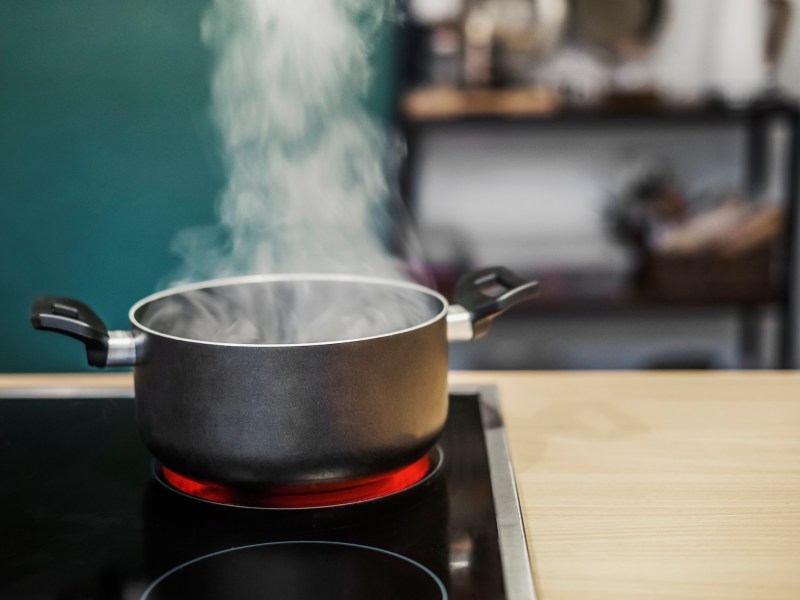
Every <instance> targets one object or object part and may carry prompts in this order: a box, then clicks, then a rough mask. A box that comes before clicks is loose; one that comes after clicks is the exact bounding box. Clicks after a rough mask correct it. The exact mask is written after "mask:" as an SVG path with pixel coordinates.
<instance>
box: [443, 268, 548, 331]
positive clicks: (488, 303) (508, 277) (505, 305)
mask: <svg viewBox="0 0 800 600" xmlns="http://www.w3.org/2000/svg"><path fill="white" fill-rule="evenodd" d="M538 288H539V283H538V282H536V281H528V280H526V279H523V278H522V277H520V276H518V275H516V274H514V273H512V272H511V271H509V270H508V269H506V268H505V267H489V268H486V269H480V270H478V271H472V272H470V273H467V274H465V275H463V276H462V277H461V278H460V279H459V280H458V283H456V289H455V294H454V297H455V301H456V303H457V304H458V305H460V306H461V307H463V309H465V310H466V311H467V312H468V313H469V320H470V321H471V323H472V337H480V336H482V335H484V334H485V333H486V331H487V330H488V329H489V324H490V323H491V322H492V319H494V318H495V317H496V316H497V315H500V314H502V313H504V312H505V311H507V310H508V309H509V308H511V307H512V306H514V305H515V304H519V303H520V302H524V301H525V300H529V299H531V298H533V297H534V296H536V294H537V293H538ZM448 320H450V319H448Z"/></svg>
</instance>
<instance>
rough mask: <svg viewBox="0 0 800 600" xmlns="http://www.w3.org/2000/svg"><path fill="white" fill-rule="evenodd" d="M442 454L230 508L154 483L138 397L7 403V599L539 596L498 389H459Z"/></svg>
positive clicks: (3, 491)
mask: <svg viewBox="0 0 800 600" xmlns="http://www.w3.org/2000/svg"><path fill="white" fill-rule="evenodd" d="M125 394H127V392H125V393H123V394H122V395H125ZM436 452H437V454H438V455H439V458H440V459H441V465H440V467H439V468H438V469H437V472H436V473H434V474H433V476H431V477H428V478H426V479H425V480H424V481H422V482H421V483H420V484H419V485H415V486H413V487H412V488H409V489H408V490H406V491H404V492H401V493H398V494H394V495H391V496H389V497H386V498H382V499H377V500H371V501H368V502H361V503H358V504H354V505H350V506H337V507H325V508H314V509H304V510H296V509H295V510H280V509H277V510H276V509H272V510H264V509H259V508H241V507H230V506H224V505H219V504H215V503H212V502H207V501H203V500H198V499H195V498H191V497H188V496H186V495H184V494H181V493H179V492H176V491H175V490H172V489H169V488H168V487H167V486H166V485H164V482H163V481H160V480H159V478H157V477H155V476H154V472H156V473H157V472H158V471H157V469H156V468H155V467H154V464H153V460H152V458H151V457H150V456H149V454H148V453H147V450H146V449H145V448H144V446H143V445H142V444H141V442H140V441H139V438H138V434H137V432H136V426H135V421H134V411H133V400H132V398H129V397H116V398H111V397H109V398H89V397H69V398H67V397H58V398H54V397H49V398H48V397H36V396H34V397H26V398H0V477H2V482H3V483H2V485H1V486H0V597H2V598H4V599H5V598H9V599H10V598H24V599H33V598H36V599H39V598H55V599H59V600H73V599H74V600H78V599H81V600H99V599H106V598H108V599H120V600H121V599H124V600H139V599H147V600H164V599H172V598H193V599H205V598H209V599H210V598H226V599H229V598H242V599H250V598H281V599H284V598H290V599H294V598H297V599H300V598H350V599H358V598H418V599H427V598H431V599H433V598H450V599H453V600H459V599H468V598H469V599H498V600H500V599H507V600H525V599H527V600H532V599H535V592H534V587H533V582H532V579H531V574H530V566H529V560H528V554H527V550H526V545H525V538H524V531H523V528H522V521H521V517H520V511H519V503H518V501H517V495H516V489H515V487H514V480H513V474H512V471H511V465H510V462H509V457H508V450H507V447H506V442H505V435H504V431H503V428H502V419H501V416H500V413H499V408H498V403H497V397H496V392H495V390H494V388H479V389H474V390H466V389H463V390H462V389H459V390H453V391H451V394H450V415H449V417H448V421H447V426H446V427H445V431H444V433H443V435H442V437H441V439H440V441H439V444H438V446H437V449H436Z"/></svg>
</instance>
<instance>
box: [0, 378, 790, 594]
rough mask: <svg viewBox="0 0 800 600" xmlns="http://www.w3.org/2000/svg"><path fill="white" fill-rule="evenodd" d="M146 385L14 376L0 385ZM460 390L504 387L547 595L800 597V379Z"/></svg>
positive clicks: (602, 381)
mask: <svg viewBox="0 0 800 600" xmlns="http://www.w3.org/2000/svg"><path fill="white" fill-rule="evenodd" d="M130 381H131V380H130V376H129V375H127V374H96V375H94V374H93V375H70V376H42V375H19V376H17V375H6V376H0V389H1V388H14V387H24V386H35V387H38V386H42V385H54V386H68V387H81V386H92V387H95V388H101V389H102V388H112V387H117V386H130ZM451 382H452V383H454V384H495V385H497V386H498V387H499V390H500V398H501V402H502V406H503V413H504V417H505V421H506V427H507V429H508V436H509V440H510V445H511V453H512V460H513V462H514V466H515V472H516V475H517V483H518V486H519V492H520V497H521V502H522V506H523V513H524V517H525V523H526V531H527V533H528V543H529V548H530V552H531V559H532V563H533V570H534V574H535V578H536V584H537V589H538V592H539V596H540V598H542V599H544V600H552V599H558V598H615V599H619V598H708V599H711V598H719V599H723V598H724V599H726V600H730V599H733V598H800V374H795V373H763V372H761V373H735V372H727V373H702V374H700V373H698V374H685V373H678V374H667V373H664V374H653V373H460V372H454V373H451Z"/></svg>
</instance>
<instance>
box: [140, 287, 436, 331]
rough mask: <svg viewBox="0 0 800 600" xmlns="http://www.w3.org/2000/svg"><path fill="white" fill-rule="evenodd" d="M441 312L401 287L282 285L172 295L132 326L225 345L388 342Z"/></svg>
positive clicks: (143, 311)
mask: <svg viewBox="0 0 800 600" xmlns="http://www.w3.org/2000/svg"><path fill="white" fill-rule="evenodd" d="M443 309H444V303H443V302H442V300H440V299H439V298H438V297H437V296H436V295H434V294H432V293H429V292H426V291H424V290H421V289H417V288H413V287H406V286H404V285H403V284H402V283H398V284H393V283H391V282H381V281H377V282H375V281H360V280H357V279H356V280H325V279H319V280H316V279H303V280H281V281H257V282H246V283H235V284H225V285H217V286H210V287H204V288H200V289H192V290H185V291H180V292H175V293H173V294H169V295H167V296H164V297H160V298H157V299H154V300H151V301H149V302H146V303H145V304H143V305H142V306H140V307H139V308H138V309H136V311H135V313H134V315H133V316H134V320H135V321H137V322H138V323H140V324H141V325H143V326H144V327H146V328H148V329H151V330H153V331H155V332H157V333H163V334H166V335H171V336H175V337H179V338H184V339H188V340H194V341H204V342H219V343H230V344H308V343H320V342H341V341H349V340H356V339H362V338H367V337H373V336H378V335H385V334H389V333H394V332H398V331H402V330H404V329H407V328H409V327H415V326H417V325H421V324H423V323H425V322H426V321H429V320H430V319H432V318H434V317H435V316H436V315H438V314H439V313H440V312H441V311H442V310H443Z"/></svg>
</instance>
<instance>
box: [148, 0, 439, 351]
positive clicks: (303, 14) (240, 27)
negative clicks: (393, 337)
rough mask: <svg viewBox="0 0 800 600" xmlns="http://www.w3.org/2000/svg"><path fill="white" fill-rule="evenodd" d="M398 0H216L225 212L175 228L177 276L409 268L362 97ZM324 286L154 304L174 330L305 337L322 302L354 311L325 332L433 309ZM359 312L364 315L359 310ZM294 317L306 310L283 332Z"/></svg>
mask: <svg viewBox="0 0 800 600" xmlns="http://www.w3.org/2000/svg"><path fill="white" fill-rule="evenodd" d="M391 2H392V0H213V5H212V7H211V8H210V9H209V11H208V12H207V14H206V16H205V18H204V20H203V23H202V32H203V38H204V40H205V41H206V42H207V43H208V44H209V45H210V46H211V47H212V48H213V49H214V51H215V52H216V57H217V61H216V67H215V72H214V76H213V83H212V111H213V116H214V118H215V120H216V122H217V125H218V127H219V131H220V134H221V140H222V143H223V150H224V158H225V162H226V168H227V172H228V181H227V185H226V187H225V190H224V192H223V195H222V198H221V200H220V203H219V218H220V224H219V225H217V226H212V227H207V228H195V229H190V230H186V231H184V232H181V233H180V234H179V235H178V236H177V237H176V239H175V242H174V245H173V248H174V250H175V251H176V252H177V253H178V254H179V255H180V256H181V257H182V258H183V263H184V264H183V267H182V268H181V271H180V272H179V274H178V276H177V277H176V278H174V279H173V282H172V283H173V284H174V283H183V282H187V281H200V280H205V279H211V278H217V277H227V276H233V275H242V274H258V273H279V272H284V273H320V272H328V273H348V274H353V273H357V274H370V275H381V276H384V277H391V278H406V277H407V276H408V273H409V271H410V270H413V269H409V263H407V262H403V261H401V260H399V259H398V258H397V257H395V256H394V255H392V253H391V252H390V251H389V250H388V249H387V237H388V236H389V234H390V229H389V228H390V226H391V217H392V214H391V212H392V211H391V209H392V208H393V206H392V199H393V187H392V185H390V181H391V178H390V177H389V176H388V174H387V173H388V171H387V157H388V155H389V147H388V143H387V136H386V133H385V132H384V130H383V128H382V127H381V126H380V125H379V124H377V123H376V122H375V121H374V120H373V119H372V118H371V116H370V115H369V114H368V112H367V110H366V109H365V107H364V106H363V103H362V100H363V96H364V94H365V93H366V91H367V90H368V86H369V82H370V77H371V73H370V68H369V60H368V59H369V52H370V45H369V44H370V39H371V38H372V36H373V34H374V33H375V32H376V31H377V29H378V26H379V25H380V23H381V22H382V20H383V19H384V18H385V17H386V15H387V14H388V13H389V12H390V11H391V8H392V7H391ZM405 241H406V242H408V239H407V238H406V240H405ZM326 291H327V292H328V294H327V295H328V297H327V298H321V299H318V300H314V298H313V296H316V295H318V293H317V292H318V290H316V291H313V292H312V291H311V290H309V291H308V293H306V294H304V293H303V292H302V290H300V289H299V287H297V286H295V287H294V288H293V289H292V292H291V294H289V296H290V297H291V301H288V300H286V299H285V296H286V294H284V293H282V294H281V300H280V301H278V300H277V299H275V298H272V297H271V296H270V294H267V295H266V296H265V292H264V290H259V291H258V294H257V296H258V298H255V297H254V294H253V293H251V292H241V293H239V292H237V293H236V294H233V295H231V294H226V298H225V301H224V306H220V305H219V298H217V297H216V296H215V295H213V294H212V295H203V294H200V295H197V294H195V295H194V296H193V301H192V303H193V304H196V305H197V306H196V309H195V310H193V311H187V308H186V306H185V305H184V304H181V305H180V306H172V307H171V308H170V307H169V306H162V307H161V311H160V314H159V315H152V318H153V320H154V322H155V321H157V322H159V323H173V322H175V321H180V322H181V324H180V325H174V324H173V325H170V329H171V331H172V332H173V333H175V332H178V333H179V334H180V335H185V336H187V337H194V338H197V339H212V338H213V339H216V340H218V341H238V342H263V341H265V340H270V341H276V340H279V341H291V342H301V341H307V340H309V339H313V340H314V341H320V339H319V338H320V336H321V335H323V334H321V333H320V332H319V331H320V330H319V329H318V331H317V332H316V333H313V332H311V333H309V332H307V331H305V330H304V328H305V326H304V325H303V323H304V322H305V321H307V319H305V318H303V317H304V316H305V315H313V316H314V320H315V321H317V322H319V321H320V320H321V321H325V320H326V318H325V316H324V315H325V314H328V312H327V311H328V310H329V311H330V314H331V317H330V319H333V320H340V319H339V317H338V316H337V315H338V314H345V313H346V314H350V315H351V317H348V319H347V320H348V322H350V325H348V328H347V331H338V332H337V333H335V334H334V333H329V334H327V335H332V336H334V337H339V338H343V337H347V336H351V335H368V334H370V333H372V332H384V331H391V330H393V329H394V328H403V327H406V326H408V325H411V324H416V323H419V322H421V321H422V320H424V319H426V318H428V317H429V316H430V306H429V303H426V302H422V300H421V299H420V302H413V301H409V298H408V295H407V294H405V295H401V296H402V299H401V300H398V299H395V300H396V301H395V302H393V304H394V306H386V307H385V308H384V307H378V306H377V305H378V304H382V303H385V302H386V299H387V296H386V290H385V289H384V290H382V291H381V292H380V293H378V294H377V296H379V298H376V299H375V302H371V301H369V299H365V298H364V297H363V295H364V293H366V291H365V289H364V288H363V287H362V289H360V290H359V293H360V294H361V296H362V297H361V298H360V299H359V302H358V308H354V306H353V304H352V301H351V300H350V299H349V296H351V295H352V291H343V292H342V293H336V292H334V291H331V290H326ZM390 295H391V294H390ZM195 296H197V298H195ZM239 296H241V297H239ZM398 298H400V296H398ZM331 303H332V304H333V306H330V305H331ZM323 305H324V307H325V311H323ZM298 307H301V310H300V313H301V318H298V314H297V311H298ZM328 307H329V308H328ZM190 313H192V314H190ZM354 313H358V314H360V313H363V314H364V315H365V316H364V317H363V318H362V319H361V321H363V322H362V323H359V322H358V321H359V319H353V318H352V314H354ZM200 314H202V315H205V316H204V317H203V318H202V319H201V318H199V317H198V315H200ZM209 315H213V318H212V317H209ZM370 315H371V316H370ZM321 316H322V318H320V317H321ZM195 321H202V324H198V323H195ZM278 322H280V323H282V325H281V327H280V331H281V332H280V334H277V333H276V325H275V324H276V323H278ZM289 322H297V323H298V324H297V327H294V328H289V329H290V331H288V332H287V331H286V329H287V327H286V323H289ZM176 328H177V329H176ZM325 329H326V331H327V330H329V329H330V326H329V323H328V324H327V325H326V326H325ZM334 329H335V328H334Z"/></svg>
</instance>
